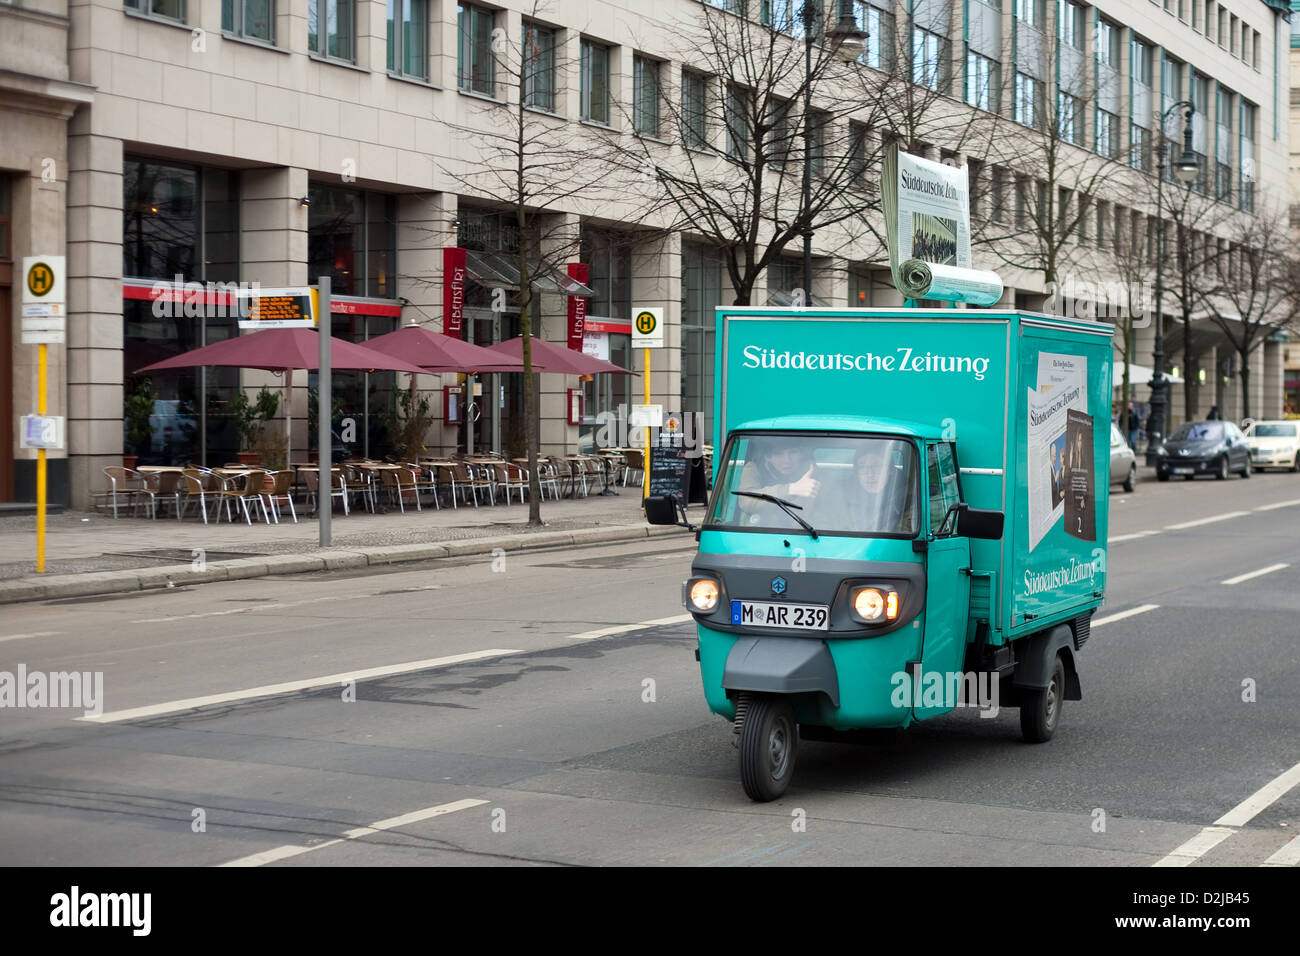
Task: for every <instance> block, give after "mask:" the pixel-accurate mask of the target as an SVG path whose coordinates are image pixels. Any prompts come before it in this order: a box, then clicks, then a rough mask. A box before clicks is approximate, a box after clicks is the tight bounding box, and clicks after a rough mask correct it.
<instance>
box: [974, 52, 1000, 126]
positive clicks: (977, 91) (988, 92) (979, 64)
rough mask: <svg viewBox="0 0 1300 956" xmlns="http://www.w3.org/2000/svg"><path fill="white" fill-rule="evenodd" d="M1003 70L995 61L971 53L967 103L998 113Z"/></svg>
mask: <svg viewBox="0 0 1300 956" xmlns="http://www.w3.org/2000/svg"><path fill="white" fill-rule="evenodd" d="M1001 76H1002V73H1001V70H1000V68H999V64H998V63H997V61H995V60H990V59H989V58H988V57H986V56H982V55H981V54H979V53H975V52H974V51H971V52H969V53H967V54H966V102H967V103H969V104H970V105H971V106H974V107H975V108H976V109H981V110H988V111H989V112H990V113H996V112H998V107H999V105H1000V103H999V100H1000V99H1001V97H1000V96H999V93H1000V92H1001V89H1002V80H1001Z"/></svg>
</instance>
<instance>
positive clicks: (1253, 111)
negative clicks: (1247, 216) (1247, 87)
mask: <svg viewBox="0 0 1300 956" xmlns="http://www.w3.org/2000/svg"><path fill="white" fill-rule="evenodd" d="M1258 113H1259V107H1257V106H1255V105H1254V104H1251V103H1247V102H1245V101H1242V104H1241V119H1240V122H1241V130H1240V132H1239V134H1238V135H1239V137H1240V153H1241V182H1240V184H1239V185H1238V187H1237V200H1238V204H1239V205H1240V206H1241V208H1242V209H1244V210H1246V212H1254V211H1255V121H1256V119H1257V118H1258Z"/></svg>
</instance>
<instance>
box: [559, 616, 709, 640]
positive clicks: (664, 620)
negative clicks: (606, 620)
mask: <svg viewBox="0 0 1300 956" xmlns="http://www.w3.org/2000/svg"><path fill="white" fill-rule="evenodd" d="M689 620H691V616H690V615H689V614H678V615H676V616H674V617H661V618H657V619H655V620H653V621H641V622H639V623H637V624H617V625H614V626H612V627H600V628H597V629H596V630H594V631H583V632H582V633H581V634H570V635H569V640H571V641H591V640H595V639H596V638H598V637H609V636H611V635H613V634H626V633H628V632H629V631H640V630H644V629H645V628H648V627H664V626H666V625H668V624H684V623H685V622H687V621H689Z"/></svg>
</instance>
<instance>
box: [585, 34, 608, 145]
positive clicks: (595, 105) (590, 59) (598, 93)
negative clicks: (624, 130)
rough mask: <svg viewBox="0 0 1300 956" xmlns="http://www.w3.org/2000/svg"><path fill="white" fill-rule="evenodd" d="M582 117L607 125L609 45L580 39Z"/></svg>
mask: <svg viewBox="0 0 1300 956" xmlns="http://www.w3.org/2000/svg"><path fill="white" fill-rule="evenodd" d="M582 118H583V119H584V120H587V121H588V122H591V123H603V124H604V125H606V126H608V125H609V47H607V46H605V45H604V44H603V43H596V42H595V41H593V40H583V41H582Z"/></svg>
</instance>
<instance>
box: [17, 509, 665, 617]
mask: <svg viewBox="0 0 1300 956" xmlns="http://www.w3.org/2000/svg"><path fill="white" fill-rule="evenodd" d="M679 531H685V529H684V528H679V527H677V526H674V527H652V526H650V525H619V526H614V527H607V528H591V529H587V530H583V531H539V532H535V533H531V534H509V535H498V536H496V537H492V538H468V539H465V540H462V541H445V542H442V543H440V544H437V543H432V542H431V543H429V544H396V545H385V546H378V547H369V548H346V549H344V548H330V549H327V550H324V551H316V552H313V553H304V554H268V555H265V556H263V557H258V558H238V559H236V560H233V561H213V562H211V563H209V564H208V565H207V566H206V567H205V568H203V570H201V571H196V570H195V569H194V567H193V566H192V565H189V564H170V565H166V566H163V567H157V568H137V569H134V570H131V571H90V572H86V573H83V574H56V575H51V576H49V577H33V578H19V579H18V580H14V581H0V604H17V603H19V602H23V601H48V600H51V599H53V598H66V597H92V596H94V595H100V594H122V593H128V592H132V591H151V590H165V589H167V588H169V587H188V586H189V585H191V584H207V583H209V582H212V581H240V580H244V579H246V578H261V577H267V576H269V575H273V574H302V573H307V572H311V571H338V570H347V569H352V568H366V567H384V566H387V565H393V564H404V563H407V562H412V561H428V560H432V559H435V558H454V557H465V556H468V555H475V554H491V553H492V552H493V551H495V550H496V549H498V548H500V549H502V550H504V551H531V550H534V549H537V548H552V547H555V546H557V545H568V546H570V547H583V546H586V545H593V544H605V543H609V542H615V541H635V540H636V539H638V538H657V537H662V536H664V535H670V534H676V533H678V532H679Z"/></svg>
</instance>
